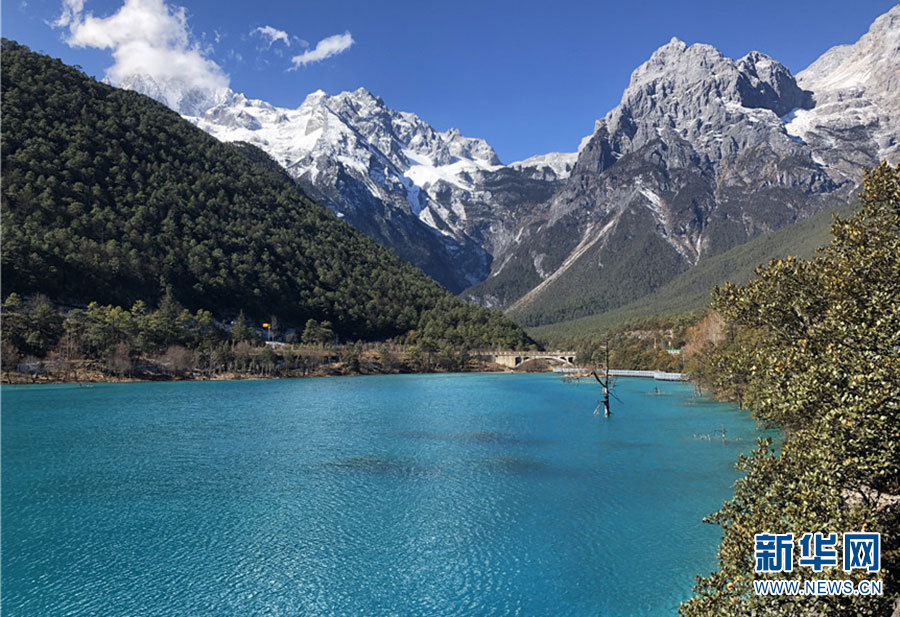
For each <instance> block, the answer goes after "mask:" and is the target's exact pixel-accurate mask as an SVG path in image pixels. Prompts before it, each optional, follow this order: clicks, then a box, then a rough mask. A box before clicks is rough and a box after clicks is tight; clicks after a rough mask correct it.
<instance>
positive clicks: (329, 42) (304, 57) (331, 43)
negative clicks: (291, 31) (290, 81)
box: [291, 32, 353, 69]
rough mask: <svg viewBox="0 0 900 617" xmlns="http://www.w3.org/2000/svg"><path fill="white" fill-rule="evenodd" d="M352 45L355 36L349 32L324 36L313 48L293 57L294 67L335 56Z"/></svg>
mask: <svg viewBox="0 0 900 617" xmlns="http://www.w3.org/2000/svg"><path fill="white" fill-rule="evenodd" d="M351 45H353V37H352V36H350V33H349V32H345V33H344V34H334V35H332V36H329V37H327V38H324V39H322V40H321V41H319V42H318V43H316V46H315V47H314V48H313V49H308V50H306V51H304V52H303V53H302V54H300V55H299V56H294V57H293V58H291V62H293V64H294V66H293V69H296V68H298V67H300V66H306V65H307V64H310V63H312V62H319V61H321V60H324V59H325V58H330V57H331V56H335V55H337V54H339V53H341V52H342V51H346V50H347V49H349V48H350V46H351Z"/></svg>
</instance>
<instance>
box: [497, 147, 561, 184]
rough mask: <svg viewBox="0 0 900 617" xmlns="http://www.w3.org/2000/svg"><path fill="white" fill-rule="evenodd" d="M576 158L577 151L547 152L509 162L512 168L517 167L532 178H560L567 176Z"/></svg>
mask: <svg viewBox="0 0 900 617" xmlns="http://www.w3.org/2000/svg"><path fill="white" fill-rule="evenodd" d="M577 159H578V153H577V152H548V153H547V154H538V155H536V156H532V157H529V158H527V159H525V160H522V161H516V162H515V163H510V164H509V166H510V167H512V168H513V169H518V170H520V171H522V172H523V173H526V174H527V175H529V176H530V177H532V178H535V177H540V178H547V177H548V176H551V177H552V179H559V180H562V179H564V178H568V177H569V175H570V174H571V173H572V169H573V168H574V167H575V161H576V160H577Z"/></svg>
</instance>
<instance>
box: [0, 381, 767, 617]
mask: <svg viewBox="0 0 900 617" xmlns="http://www.w3.org/2000/svg"><path fill="white" fill-rule="evenodd" d="M655 388H658V390H659V392H658V393H657V392H656V391H655V390H654V389H655ZM615 393H616V394H617V395H618V397H619V398H620V399H621V402H618V401H615V400H614V401H613V412H614V415H613V416H612V417H610V418H604V417H603V416H602V415H601V416H596V415H594V414H593V411H594V408H595V407H596V405H597V399H598V396H599V394H600V388H599V384H597V383H592V384H589V383H581V384H567V383H564V382H563V381H562V380H561V379H560V378H559V377H557V376H554V375H547V374H540V375H498V374H468V375H398V376H383V377H347V378H330V379H300V380H281V381H238V382H182V383H141V384H102V385H97V386H94V387H92V388H78V387H76V386H37V387H3V389H2V566H3V568H2V607H3V612H4V614H6V615H11V616H12V615H15V616H18V617H29V616H56V615H68V616H70V617H81V616H88V615H91V616H94V615H96V616H103V617H114V616H123V617H124V616H129V617H132V616H166V617H174V616H184V617H207V616H209V617H213V616H215V617H223V616H235V617H243V616H251V615H253V616H255V615H269V616H336V617H343V616H359V617H380V616H404V617H405V616H409V617H414V616H452V615H472V616H489V615H521V616H523V617H543V616H546V617H551V616H553V617H559V616H567V615H572V616H588V615H598V616H599V615H610V616H619V615H621V616H625V615H628V616H635V615H653V616H657V615H659V616H674V615H675V614H676V613H677V609H678V603H679V602H680V601H682V600H684V599H686V598H687V597H689V596H690V593H691V586H692V584H693V577H694V576H695V575H696V574H701V573H703V574H706V573H708V572H709V571H711V570H712V569H714V568H715V564H716V560H715V551H716V547H717V544H718V541H719V531H718V528H716V527H713V526H711V525H707V524H703V523H701V519H702V518H703V516H704V515H706V514H708V513H710V512H712V511H714V510H716V509H717V508H718V507H719V505H720V504H721V502H722V501H723V500H724V499H727V498H728V497H729V496H730V494H731V491H732V483H733V482H734V481H735V480H736V479H737V477H738V472H737V471H736V470H735V468H734V462H735V460H736V458H737V456H738V454H739V453H740V452H748V451H750V450H751V449H752V448H753V446H754V444H755V440H756V437H757V435H758V432H757V430H756V428H755V426H754V424H753V422H752V420H751V419H750V418H749V415H748V414H746V413H744V412H740V411H738V410H736V409H735V408H734V407H732V406H729V405H723V404H718V403H713V402H710V401H708V400H705V399H700V398H694V397H693V391H692V388H691V386H689V385H687V384H681V383H667V382H656V381H653V380H646V379H619V380H618V382H617V383H616V388H615ZM723 426H724V427H725V430H726V439H725V440H724V441H723V440H722V439H721V432H722V428H723ZM710 435H711V438H709V437H707V438H704V436H710Z"/></svg>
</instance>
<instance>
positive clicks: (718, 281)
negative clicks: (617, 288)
mask: <svg viewBox="0 0 900 617" xmlns="http://www.w3.org/2000/svg"><path fill="white" fill-rule="evenodd" d="M856 208H857V204H855V203H845V204H842V205H841V206H839V207H837V208H834V209H828V210H826V211H824V212H820V213H819V214H816V215H815V216H812V217H810V218H808V219H805V220H803V221H800V222H799V223H794V224H793V225H789V226H788V227H785V228H784V229H779V230H778V231H775V232H772V233H770V234H764V235H760V236H757V237H756V238H754V239H752V240H750V241H749V242H746V243H744V244H741V245H739V246H736V247H734V248H732V249H730V250H728V251H725V252H724V253H721V254H719V255H714V256H713V257H708V258H705V259H701V260H700V262H699V263H697V265H696V266H694V267H693V268H691V269H690V270H688V271H687V272H685V273H683V274H681V275H680V276H678V277H677V278H675V279H674V280H673V281H671V282H670V283H667V284H666V285H665V286H663V287H662V288H660V289H659V291H656V292H655V293H652V294H650V295H648V296H644V297H643V298H641V299H639V300H636V301H635V302H631V303H630V304H626V305H625V306H622V307H619V308H617V309H613V310H611V311H607V312H604V313H600V314H598V315H591V316H590V317H582V318H580V319H572V320H569V321H561V322H559V323H554V324H549V325H546V326H538V327H536V328H529V329H528V332H529V334H531V336H533V337H534V338H535V339H536V340H538V341H540V342H541V343H543V344H545V345H548V346H550V347H552V346H563V347H565V346H571V345H577V344H581V343H585V342H589V341H595V342H596V341H602V340H605V337H606V335H607V333H608V332H610V331H611V330H615V329H618V328H621V327H622V326H624V325H625V324H627V323H629V322H633V321H635V320H638V321H641V320H646V319H653V318H657V317H663V318H664V320H665V319H666V318H668V319H672V318H675V317H676V316H677V317H684V316H686V315H687V314H688V313H697V314H698V318H699V313H700V312H702V310H703V309H704V308H705V307H706V306H707V305H708V304H709V300H710V294H711V293H712V291H713V289H714V288H715V287H716V286H717V285H725V284H726V283H734V284H736V285H743V284H744V283H746V282H747V281H749V280H750V279H752V278H753V276H754V271H755V270H756V268H757V267H759V266H760V265H763V264H766V263H768V262H769V261H771V260H772V259H784V258H787V257H788V256H794V257H801V258H804V259H806V258H811V257H814V256H815V254H816V250H817V249H818V247H820V246H823V245H825V244H827V243H828V241H829V238H830V237H831V236H830V231H831V224H832V222H833V219H834V217H835V215H840V216H847V215H849V214H851V213H853V212H854V211H855V210H856Z"/></svg>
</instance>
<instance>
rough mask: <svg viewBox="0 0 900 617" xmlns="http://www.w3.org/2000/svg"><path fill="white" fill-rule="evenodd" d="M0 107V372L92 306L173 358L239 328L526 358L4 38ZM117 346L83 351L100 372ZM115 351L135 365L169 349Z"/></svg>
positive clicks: (172, 120)
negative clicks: (140, 326)
mask: <svg viewBox="0 0 900 617" xmlns="http://www.w3.org/2000/svg"><path fill="white" fill-rule="evenodd" d="M2 97H3V98H2V103H3V133H2V157H3V180H2V226H3V245H2V280H3V296H4V298H6V299H7V300H8V299H9V296H10V294H16V296H15V297H14V298H13V301H12V303H11V305H10V304H9V303H7V306H6V308H5V309H4V310H5V312H7V313H10V316H11V317H13V322H16V320H18V321H17V324H18V325H16V326H15V327H12V328H4V345H5V347H4V350H5V354H4V355H5V356H8V354H9V353H12V354H13V356H22V355H25V354H31V355H36V356H37V357H42V354H47V353H49V351H51V350H52V349H54V348H55V347H56V346H57V345H59V344H60V340H61V339H63V338H64V334H65V333H66V331H67V330H66V328H64V327H63V326H62V324H64V323H66V318H65V316H64V313H68V312H69V310H70V309H72V308H77V309H79V310H81V311H82V312H84V311H85V310H87V312H88V313H89V312H90V309H87V306H88V305H89V304H90V303H92V302H96V303H98V304H97V306H104V307H107V309H106V310H107V311H108V312H111V313H115V312H116V311H118V312H119V313H120V314H129V315H133V316H134V319H135V320H136V321H135V323H137V322H138V321H140V320H141V319H144V316H146V315H152V314H156V313H157V312H160V311H161V315H162V316H161V317H160V318H159V319H160V320H163V321H166V322H167V323H168V326H167V327H168V328H169V329H173V328H174V329H175V330H177V329H178V328H182V329H186V330H185V332H184V333H183V335H179V336H180V338H179V337H176V338H178V339H179V340H178V343H179V344H181V345H184V346H186V347H187V348H198V347H199V346H200V344H201V343H200V342H201V341H204V340H205V341H212V340H229V341H230V342H232V343H237V342H238V341H237V340H235V337H233V336H231V334H230V333H229V332H228V330H229V329H230V328H229V327H224V329H223V324H230V323H232V322H233V321H234V320H235V319H236V318H237V317H238V316H239V315H241V316H242V317H241V318H242V319H246V320H247V321H248V322H249V323H250V324H251V325H254V324H255V325H256V326H257V327H258V326H260V325H261V323H262V322H273V321H275V322H277V323H279V324H280V326H281V328H282V331H285V332H286V331H288V330H290V329H292V328H293V329H296V330H297V331H298V332H299V333H300V334H302V331H303V329H304V326H305V324H307V323H308V322H309V321H310V320H313V321H314V322H317V323H321V322H330V328H331V329H332V330H333V336H334V338H335V340H339V341H356V340H368V341H372V340H386V339H394V340H396V341H400V342H404V343H405V342H417V343H419V344H423V343H424V344H426V345H427V346H428V347H429V348H438V349H439V348H441V347H443V346H446V345H451V346H453V347H454V348H455V349H457V350H462V349H465V348H469V347H473V348H474V347H491V346H502V347H513V348H520V347H523V346H527V345H530V344H532V342H531V340H530V339H529V338H528V337H527V335H526V334H525V333H524V332H523V331H522V330H521V329H520V328H519V327H518V326H517V325H516V324H515V323H513V322H512V321H510V320H509V319H507V318H506V317H504V316H503V315H501V314H500V313H496V312H492V311H487V310H485V309H482V308H480V307H477V306H474V305H470V304H466V303H464V302H462V301H461V300H459V299H457V298H455V297H454V296H452V295H451V294H449V293H448V292H447V291H446V290H445V289H443V288H442V287H441V286H440V285H438V284H437V283H435V282H434V281H432V280H431V279H429V278H428V277H426V276H425V275H424V274H422V273H421V272H420V271H419V270H417V269H415V268H413V267H412V266H410V265H409V264H407V263H405V262H403V261H401V260H400V259H399V258H398V257H397V256H396V255H394V254H393V253H392V252H390V251H389V250H387V249H385V248H383V247H381V246H379V245H378V244H376V243H375V242H374V241H372V240H370V239H369V238H367V237H366V236H364V235H363V234H361V233H359V232H357V231H356V230H354V229H353V228H352V227H350V226H349V225H347V224H346V223H344V222H342V221H340V220H339V219H338V218H337V217H336V216H334V215H333V214H332V213H331V212H330V211H328V210H326V209H325V208H323V207H321V206H319V205H317V204H315V203H313V202H312V201H310V200H309V199H308V198H307V197H306V196H305V195H303V194H302V192H301V191H300V190H299V189H298V187H297V186H296V185H295V184H294V183H293V182H291V181H290V179H289V178H287V177H286V175H285V174H284V173H283V172H282V171H281V170H280V168H279V167H278V166H277V164H275V163H274V161H272V160H271V159H269V158H268V156H267V155H266V154H264V153H263V152H262V151H260V150H258V149H256V148H254V147H252V146H248V145H232V144H225V143H221V142H219V141H217V140H216V139H214V138H212V137H210V136H209V135H207V134H206V133H204V132H203V131H201V130H199V129H197V128H196V127H194V126H193V125H191V124H190V123H188V122H187V121H185V120H183V119H182V118H180V117H179V116H178V114H176V113H175V112H173V111H171V110H169V109H168V108H166V107H164V106H163V105H161V104H159V103H157V102H155V101H153V100H151V99H150V98H147V97H145V96H142V95H139V94H136V93H134V92H129V91H125V90H120V89H116V88H112V87H110V86H107V85H105V84H101V83H98V82H96V81H95V80H93V79H91V78H89V77H87V76H86V75H84V74H83V73H82V72H80V71H79V70H77V69H76V68H72V67H68V66H66V65H64V64H63V63H62V62H60V61H59V60H55V59H52V58H49V57H47V56H44V55H40V54H37V53H33V52H31V51H30V50H29V49H28V48H27V47H25V46H23V45H19V44H17V43H15V42H12V41H8V40H4V41H3V54H2ZM51 307H52V308H51ZM174 307H177V310H176V309H175V308H174ZM48 311H49V312H53V313H54V314H56V315H57V316H56V317H54V318H52V319H51V318H50V316H49V315H48ZM183 312H184V313H183ZM34 315H37V317H33V316H34ZM75 315H76V317H77V316H78V314H77V313H76V314H75ZM48 320H49V321H48ZM39 322H40V323H43V322H48V323H49V322H52V323H53V324H56V325H55V326H52V327H48V328H44V325H46V323H45V324H44V325H35V324H38V323H39ZM69 322H70V323H74V322H73V321H72V319H69ZM176 322H177V323H176ZM9 323H12V322H9ZM29 324H31V325H29ZM51 325H52V324H51ZM28 327H32V330H27V328H28ZM73 327H74V326H73ZM23 328H25V329H26V330H23ZM220 330H221V332H220ZM8 331H11V332H12V334H11V335H10V336H7V332H8ZM148 332H149V331H148ZM123 336H124V335H120V336H118V337H116V336H112V337H111V338H109V341H110V342H109V344H108V345H106V347H104V348H103V349H99V348H96V347H91V348H90V349H88V350H87V351H89V352H90V353H94V354H96V355H104V354H106V355H107V356H108V355H109V354H110V353H112V348H113V347H114V346H115V345H116V344H119V343H120V342H123V341H122V340H118V341H117V340H116V339H117V338H118V339H122V337H123ZM129 336H132V338H133V340H132V339H129V344H130V346H131V348H132V349H133V350H135V351H134V353H138V351H139V350H142V349H145V348H146V349H155V350H159V349H162V348H164V347H165V346H166V345H168V344H169V343H171V341H169V340H167V339H166V336H163V335H159V336H162V338H161V339H159V337H158V336H157V335H156V334H152V333H150V334H147V335H146V336H144V338H143V339H141V341H140V342H139V341H138V340H137V338H135V337H137V334H132V335H129ZM170 338H171V337H170ZM238 338H239V337H238ZM157 339H159V340H157ZM85 345H88V344H87V343H85ZM90 345H93V343H91V344H90ZM90 345H88V346H90ZM10 346H13V347H15V349H12V348H11V347H10ZM7 352H8V353H7Z"/></svg>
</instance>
